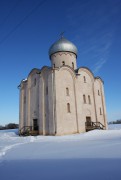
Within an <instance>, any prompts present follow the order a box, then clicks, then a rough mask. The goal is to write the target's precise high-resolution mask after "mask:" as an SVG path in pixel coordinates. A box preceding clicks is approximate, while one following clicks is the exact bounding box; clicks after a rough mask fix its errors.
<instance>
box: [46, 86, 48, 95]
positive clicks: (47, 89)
mask: <svg viewBox="0 0 121 180" xmlns="http://www.w3.org/2000/svg"><path fill="white" fill-rule="evenodd" d="M47 94H48V87H46V95H47Z"/></svg>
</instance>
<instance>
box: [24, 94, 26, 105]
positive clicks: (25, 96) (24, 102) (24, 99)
mask: <svg viewBox="0 0 121 180" xmlns="http://www.w3.org/2000/svg"><path fill="white" fill-rule="evenodd" d="M24 104H26V96H24Z"/></svg>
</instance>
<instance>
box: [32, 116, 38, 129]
mask: <svg viewBox="0 0 121 180" xmlns="http://www.w3.org/2000/svg"><path fill="white" fill-rule="evenodd" d="M33 130H34V131H38V120H37V119H33Z"/></svg>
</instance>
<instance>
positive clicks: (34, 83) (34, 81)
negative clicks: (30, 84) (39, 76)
mask: <svg viewBox="0 0 121 180" xmlns="http://www.w3.org/2000/svg"><path fill="white" fill-rule="evenodd" d="M34 86H36V78H35V79H34Z"/></svg>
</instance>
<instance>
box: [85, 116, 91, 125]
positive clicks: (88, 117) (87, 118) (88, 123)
mask: <svg viewBox="0 0 121 180" xmlns="http://www.w3.org/2000/svg"><path fill="white" fill-rule="evenodd" d="M91 124H92V123H91V117H90V116H87V117H86V125H87V126H91Z"/></svg>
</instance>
